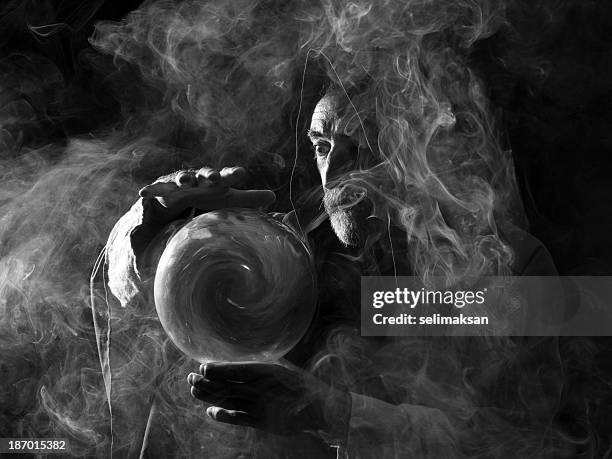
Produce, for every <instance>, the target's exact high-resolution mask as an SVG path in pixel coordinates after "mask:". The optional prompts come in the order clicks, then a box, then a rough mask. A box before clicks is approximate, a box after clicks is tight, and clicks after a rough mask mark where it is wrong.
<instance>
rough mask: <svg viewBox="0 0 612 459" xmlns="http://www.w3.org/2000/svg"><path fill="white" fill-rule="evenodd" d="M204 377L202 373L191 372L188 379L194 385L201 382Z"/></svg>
mask: <svg viewBox="0 0 612 459" xmlns="http://www.w3.org/2000/svg"><path fill="white" fill-rule="evenodd" d="M203 379H204V377H203V376H202V375H199V374H197V373H189V376H187V381H188V382H189V384H191V385H192V386H193V385H195V384H197V383H199V382H200V381H202V380H203Z"/></svg>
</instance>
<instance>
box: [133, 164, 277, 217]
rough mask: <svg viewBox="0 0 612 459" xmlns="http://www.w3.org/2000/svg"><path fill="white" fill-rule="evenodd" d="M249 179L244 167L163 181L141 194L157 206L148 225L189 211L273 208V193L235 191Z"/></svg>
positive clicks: (181, 173) (208, 170)
mask: <svg viewBox="0 0 612 459" xmlns="http://www.w3.org/2000/svg"><path fill="white" fill-rule="evenodd" d="M246 175H247V173H246V170H245V169H244V168H243V167H224V168H223V169H222V170H221V171H218V170H216V169H212V168H209V167H203V168H202V169H199V170H195V169H193V170H183V171H178V172H175V173H173V174H170V175H167V176H164V177H161V178H159V179H158V180H157V181H155V182H154V183H152V184H150V185H147V186H145V187H144V188H142V189H141V190H140V191H139V194H140V196H141V197H142V198H143V199H147V200H150V201H151V202H152V204H153V206H152V209H151V211H152V212H151V214H150V215H149V216H148V218H147V220H148V223H150V224H157V225H159V224H165V223H168V222H170V221H172V220H173V219H175V218H177V217H178V216H179V215H180V214H182V213H183V212H184V211H185V210H186V209H189V208H195V209H197V210H200V211H204V212H209V211H212V210H217V209H223V208H227V207H251V208H257V207H265V206H268V205H270V204H272V203H273V202H274V200H275V199H276V196H275V194H274V192H273V191H271V190H238V189H235V188H233V187H234V186H236V185H239V184H240V183H242V182H243V181H244V179H245V178H246Z"/></svg>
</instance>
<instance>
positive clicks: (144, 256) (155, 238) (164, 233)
mask: <svg viewBox="0 0 612 459" xmlns="http://www.w3.org/2000/svg"><path fill="white" fill-rule="evenodd" d="M151 206H152V202H151V200H150V199H142V198H141V199H139V200H138V201H137V202H136V203H135V204H134V205H133V206H132V208H131V209H130V210H129V211H128V212H127V213H126V214H125V215H123V216H122V217H121V218H120V219H119V221H118V222H117V223H116V224H115V226H114V228H113V229H112V231H111V234H110V236H109V238H108V242H107V243H106V255H105V261H106V265H107V274H108V287H109V289H110V291H111V293H112V294H113V295H114V296H115V297H116V298H117V299H118V300H119V302H120V303H121V306H123V307H126V306H128V305H145V304H151V303H150V302H151V301H152V294H153V280H154V276H155V269H156V267H157V262H158V261H159V257H160V256H161V254H162V252H163V250H164V248H165V246H166V242H167V241H168V239H170V237H171V236H172V235H173V234H174V233H175V232H176V231H177V230H178V229H179V228H180V227H181V226H182V225H183V224H184V223H185V219H179V220H175V221H173V222H171V223H169V224H162V225H160V224H155V223H153V222H151V221H149V215H151V208H150V207H151Z"/></svg>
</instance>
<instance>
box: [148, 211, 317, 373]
mask: <svg viewBox="0 0 612 459" xmlns="http://www.w3.org/2000/svg"><path fill="white" fill-rule="evenodd" d="M154 292H155V305H156V308H157V314H158V315H159V318H160V321H161V324H162V326H163V327H164V329H165V331H166V333H168V336H170V338H171V339H172V341H173V342H174V343H175V344H176V345H177V346H178V347H179V349H181V350H182V351H183V352H184V353H185V354H187V355H188V356H190V357H192V358H193V359H195V360H198V361H200V362H207V361H215V360H227V361H249V360H257V361H273V360H277V359H279V358H281V357H282V356H283V355H285V354H286V353H287V352H289V350H291V348H292V347H293V346H295V344H296V343H297V342H298V341H299V340H300V339H301V338H302V336H303V335H304V333H305V332H306V330H307V328H308V326H309V325H310V322H311V320H312V316H313V314H314V310H315V306H316V276H315V271H314V266H313V261H312V255H311V253H310V251H309V249H308V247H307V245H306V244H305V243H304V242H303V240H302V239H301V238H300V237H299V236H298V234H297V233H296V232H294V231H293V230H292V229H291V228H289V227H288V226H286V225H284V224H283V223H281V222H279V221H277V220H275V219H273V218H272V217H270V216H269V215H268V214H265V213H263V212H259V211H255V210H251V209H231V210H219V211H214V212H209V213H207V214H204V215H200V216H198V217H195V218H194V219H193V220H191V221H190V222H189V223H187V224H186V225H185V226H183V227H182V228H181V229H180V230H179V231H178V232H177V233H176V234H175V235H174V236H173V237H172V238H171V239H170V241H169V242H168V245H167V246H166V248H165V250H164V252H163V254H162V256H161V258H160V261H159V265H158V268H157V273H156V276H155V287H154Z"/></svg>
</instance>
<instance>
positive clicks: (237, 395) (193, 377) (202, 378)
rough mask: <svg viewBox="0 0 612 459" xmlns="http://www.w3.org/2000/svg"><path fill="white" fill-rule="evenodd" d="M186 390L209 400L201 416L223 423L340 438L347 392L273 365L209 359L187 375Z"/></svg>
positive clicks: (347, 409) (345, 421) (346, 410)
mask: <svg viewBox="0 0 612 459" xmlns="http://www.w3.org/2000/svg"><path fill="white" fill-rule="evenodd" d="M188 381H189V384H191V386H192V387H191V394H192V395H193V396H194V397H195V398H197V399H199V400H203V401H205V402H208V403H210V404H211V405H212V406H210V407H209V408H208V409H207V410H206V414H208V416H210V417H211V418H212V419H214V420H216V421H219V422H225V423H228V424H235V425H243V426H250V427H255V428H258V429H262V430H267V431H269V432H273V433H276V434H282V435H294V434H299V433H302V432H317V433H319V434H320V435H321V436H322V437H324V438H342V437H343V436H344V435H345V429H346V426H347V425H348V418H349V415H350V406H351V405H350V403H351V402H350V400H351V397H350V394H348V393H347V392H343V391H340V390H337V389H334V388H332V387H330V386H329V385H327V384H325V383H323V382H322V381H320V380H318V379H317V378H315V377H314V376H312V375H311V374H309V373H306V372H304V371H302V370H299V369H290V368H287V367H285V366H283V365H280V364H276V363H262V362H214V363H206V364H203V365H201V366H200V373H199V374H198V373H191V374H190V375H189V377H188Z"/></svg>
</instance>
